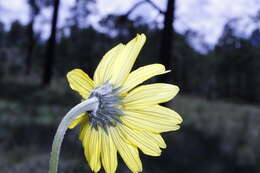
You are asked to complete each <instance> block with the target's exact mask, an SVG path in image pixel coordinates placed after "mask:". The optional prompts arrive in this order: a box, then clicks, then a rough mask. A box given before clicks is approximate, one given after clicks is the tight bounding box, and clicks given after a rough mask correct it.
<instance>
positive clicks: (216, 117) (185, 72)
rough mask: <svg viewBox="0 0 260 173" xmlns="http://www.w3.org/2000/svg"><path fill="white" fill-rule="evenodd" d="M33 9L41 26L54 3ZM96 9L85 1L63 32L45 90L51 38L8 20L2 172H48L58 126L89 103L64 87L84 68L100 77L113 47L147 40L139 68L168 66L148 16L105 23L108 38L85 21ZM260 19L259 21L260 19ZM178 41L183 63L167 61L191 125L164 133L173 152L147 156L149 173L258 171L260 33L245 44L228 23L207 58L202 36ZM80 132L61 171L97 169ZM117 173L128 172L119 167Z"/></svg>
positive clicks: (1, 30) (1, 48) (0, 42)
mask: <svg viewBox="0 0 260 173" xmlns="http://www.w3.org/2000/svg"><path fill="white" fill-rule="evenodd" d="M28 2H29V3H31V8H32V9H31V10H32V11H33V10H36V11H35V12H34V13H35V14H34V15H32V16H31V17H32V19H33V18H34V17H35V16H36V15H38V14H39V10H41V8H43V7H46V6H50V5H51V3H50V2H51V1H49V0H29V1H28ZM91 3H95V0H88V1H84V0H76V1H75V5H74V6H73V8H72V9H71V13H72V15H71V16H70V18H68V20H67V25H66V26H64V27H63V28H59V30H58V34H57V43H56V58H55V62H54V67H53V69H54V76H53V78H54V80H53V83H52V84H51V85H50V86H48V87H45V88H43V87H41V86H40V84H41V76H42V73H43V68H44V67H43V65H44V60H45V58H46V56H45V55H46V54H45V51H46V44H45V43H46V40H43V39H42V38H41V37H40V34H41V33H39V32H38V31H35V32H33V33H31V34H32V36H33V42H30V40H29V39H28V38H27V37H28V34H27V32H28V26H25V25H23V24H21V23H20V22H19V21H14V22H13V23H12V24H11V26H10V29H8V30H7V29H5V26H4V24H3V23H1V22H0V62H1V63H0V87H1V90H0V110H1V115H0V125H1V127H2V128H1V131H0V155H1V156H2V155H4V156H5V157H0V172H10V173H14V172H20V170H23V172H25V173H26V172H35V173H36V172H39V173H41V172H46V171H47V167H48V166H47V165H48V154H46V153H47V152H49V151H50V147H51V140H52V138H53V134H54V132H55V129H56V127H57V124H58V122H59V121H60V119H61V118H62V116H63V115H64V113H65V112H66V111H68V110H69V108H70V107H72V105H75V104H77V103H78V101H79V100H80V98H76V97H74V96H75V95H73V94H72V93H73V92H72V91H71V90H69V87H68V84H67V82H66V81H65V75H66V73H67V72H68V71H69V70H71V69H73V68H82V69H83V70H84V71H86V72H87V73H88V74H89V75H90V76H92V75H93V73H94V70H95V68H96V66H97V64H98V62H99V61H100V59H101V58H102V56H103V55H104V54H105V53H106V52H107V51H108V50H109V49H111V48H112V47H113V46H115V45H116V44H118V43H119V42H124V43H126V42H127V41H128V40H129V39H131V38H133V37H134V36H135V35H136V33H141V32H143V33H145V34H146V35H147V37H148V38H147V43H146V44H145V46H144V49H143V50H142V52H141V54H140V55H139V57H138V59H137V62H136V64H135V66H134V68H138V67H140V66H143V65H147V64H151V63H160V57H159V51H160V46H161V45H160V44H161V37H162V32H161V29H160V27H159V25H158V24H157V23H147V22H146V20H145V19H144V18H142V17H137V18H134V19H132V18H129V17H128V16H127V15H121V16H120V15H108V16H105V17H104V18H103V19H102V20H101V21H100V25H101V27H102V30H103V31H106V33H107V34H105V33H102V32H100V31H97V30H95V29H94V28H93V27H91V25H89V24H88V23H87V22H85V19H86V18H87V16H88V15H89V14H90V13H93V11H94V12H95V9H93V8H90V7H91V6H89V4H91ZM92 7H93V6H92ZM259 14H260V13H259ZM259 14H258V15H259ZM254 21H255V22H259V17H255V18H254ZM173 38H174V40H172V41H173V42H174V44H173V47H172V48H171V49H170V51H172V53H173V55H174V56H175V57H174V58H173V59H174V61H173V60H170V58H169V62H168V63H169V64H172V65H173V69H170V70H172V71H174V72H175V73H174V76H173V75H172V74H173V73H170V75H171V78H173V79H174V80H173V81H176V84H177V85H179V86H180V88H181V94H182V95H181V96H178V97H177V98H176V99H175V100H174V102H172V103H170V104H169V106H171V107H173V108H174V109H175V110H176V111H177V112H179V113H180V114H181V115H182V116H183V118H184V124H183V126H182V129H181V130H180V131H178V132H176V133H171V134H168V133H166V134H165V136H167V138H166V142H167V145H168V149H167V150H165V151H164V152H163V154H162V156H161V157H159V158H152V157H147V156H144V155H143V154H141V157H142V160H143V163H144V168H145V169H144V171H143V172H144V173H145V172H147V173H148V172H149V173H153V172H154V173H155V172H156V173H171V172H183V173H185V172H194V170H196V171H195V172H202V173H209V172H210V173H211V172H212V173H214V172H237V173H242V172H246V173H247V172H251V173H254V172H259V171H260V167H259V165H258V164H257V163H259V161H260V150H259V147H258V146H259V144H260V141H259V135H260V134H259V132H260V129H259V125H258V124H259V121H260V119H259V116H258V115H259V113H260V110H259V108H257V107H256V106H251V105H248V104H251V103H252V104H257V103H259V101H260V78H259V74H260V59H259V55H260V52H259V48H260V30H259V29H256V30H255V31H254V32H253V33H252V35H251V36H250V37H248V38H245V37H243V36H242V35H241V34H237V32H236V25H235V24H234V22H233V21H229V22H228V23H227V24H226V26H225V28H224V29H223V33H222V36H221V37H220V39H219V40H218V43H217V44H216V46H215V47H214V48H213V49H208V47H207V45H203V46H204V51H203V52H204V53H201V52H199V51H197V50H195V49H194V47H196V46H194V45H193V44H194V43H193V42H191V41H190V40H191V39H192V38H198V39H200V36H199V34H198V33H196V32H194V31H187V32H185V33H184V34H179V33H174V37H173ZM31 44H34V46H33V51H32V52H31V53H32V57H33V58H32V64H31V66H30V68H31V73H30V75H24V71H25V70H26V68H25V66H26V56H27V53H26V52H27V49H28V46H30V45H31ZM157 79H158V78H157ZM157 79H154V78H153V79H151V80H154V81H155V80H157ZM187 95H193V96H192V97H191V96H187ZM205 98H206V99H205ZM216 100H222V101H216ZM230 101H232V102H235V103H230ZM75 131H76V130H74V132H73V131H69V134H68V136H67V137H66V140H65V143H64V147H63V150H64V151H65V152H62V153H64V154H65V155H62V161H61V165H60V166H61V172H83V171H84V172H87V171H89V168H88V166H87V164H86V163H85V160H84V157H83V155H82V148H81V146H80V142H79V141H78V142H75V139H76V138H77V135H76V134H77V133H76V132H75ZM176 134H178V135H176ZM71 148H73V150H72V149H71ZM120 162H122V161H120ZM118 172H129V171H128V169H127V168H126V167H125V166H124V165H123V164H119V168H118Z"/></svg>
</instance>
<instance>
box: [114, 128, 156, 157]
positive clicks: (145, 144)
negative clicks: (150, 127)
mask: <svg viewBox="0 0 260 173" xmlns="http://www.w3.org/2000/svg"><path fill="white" fill-rule="evenodd" d="M117 127H118V128H119V130H120V132H121V133H122V134H124V136H125V137H126V138H127V140H129V141H130V142H131V143H132V144H134V145H136V146H138V148H140V149H141V150H142V151H143V152H144V154H147V155H150V156H160V155H161V149H160V148H159V145H158V144H157V142H156V141H154V139H153V138H152V137H151V136H148V135H146V134H145V133H144V132H143V131H138V130H134V129H130V128H128V127H126V126H124V125H120V124H118V126H117Z"/></svg>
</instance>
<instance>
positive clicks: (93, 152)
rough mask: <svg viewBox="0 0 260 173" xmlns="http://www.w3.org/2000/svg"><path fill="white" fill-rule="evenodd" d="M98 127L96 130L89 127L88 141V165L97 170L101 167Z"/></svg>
mask: <svg viewBox="0 0 260 173" xmlns="http://www.w3.org/2000/svg"><path fill="white" fill-rule="evenodd" d="M100 130H101V129H100V128H98V130H96V129H95V128H91V135H90V139H89V140H90V141H89V146H88V147H89V148H88V149H89V155H90V159H89V166H90V168H91V170H92V171H94V172H98V171H99V170H100V168H101V163H100V153H101V134H100Z"/></svg>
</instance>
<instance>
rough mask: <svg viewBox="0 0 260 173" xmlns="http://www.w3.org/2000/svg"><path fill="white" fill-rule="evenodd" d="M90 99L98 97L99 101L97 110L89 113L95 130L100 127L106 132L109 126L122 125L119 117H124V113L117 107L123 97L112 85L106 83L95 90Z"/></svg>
mask: <svg viewBox="0 0 260 173" xmlns="http://www.w3.org/2000/svg"><path fill="white" fill-rule="evenodd" d="M89 97H90V98H91V97H96V98H97V99H98V101H99V102H98V105H97V107H96V109H95V110H93V111H90V112H89V120H90V123H91V124H92V126H93V127H94V128H95V129H97V127H98V126H99V127H102V128H103V129H105V130H106V127H107V126H115V125H116V123H118V122H120V123H121V119H120V118H119V116H120V115H123V112H122V111H121V110H120V109H119V108H118V107H117V106H118V105H119V104H120V103H121V97H120V96H119V95H118V89H114V88H113V86H112V84H110V83H105V84H104V85H102V86H99V87H97V88H95V89H94V90H93V91H92V92H91V93H90V96H89Z"/></svg>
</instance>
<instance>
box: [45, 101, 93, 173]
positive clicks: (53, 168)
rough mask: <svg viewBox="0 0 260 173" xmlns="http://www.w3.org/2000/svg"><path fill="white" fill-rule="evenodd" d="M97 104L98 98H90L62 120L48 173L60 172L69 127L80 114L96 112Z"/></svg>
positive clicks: (56, 135)
mask: <svg viewBox="0 0 260 173" xmlns="http://www.w3.org/2000/svg"><path fill="white" fill-rule="evenodd" d="M97 104H98V99H97V98H96V97H92V98H89V99H87V100H85V101H83V102H81V103H79V104H77V105H76V106H74V107H73V108H72V109H71V110H70V111H69V112H68V113H67V114H66V115H65V117H64V118H63V119H62V121H61V123H60V125H59V127H58V129H57V132H56V134H55V136H54V140H53V144H52V151H51V158H50V167H49V172H48V173H57V171H58V162H59V155H60V148H61V144H62V141H63V138H64V135H65V133H66V131H67V129H68V126H69V125H70V124H71V122H72V121H73V120H74V119H75V118H76V117H77V116H78V115H79V114H81V113H84V112H86V111H91V110H94V109H95V108H96V106H97Z"/></svg>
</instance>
